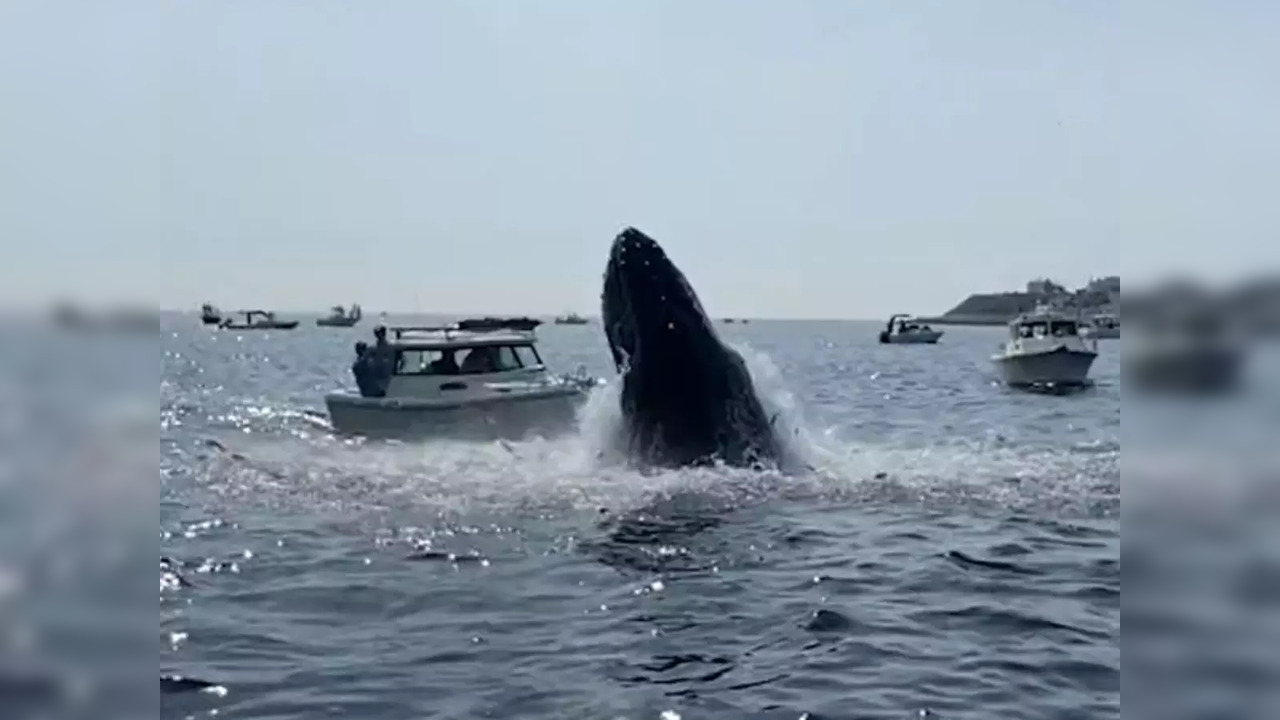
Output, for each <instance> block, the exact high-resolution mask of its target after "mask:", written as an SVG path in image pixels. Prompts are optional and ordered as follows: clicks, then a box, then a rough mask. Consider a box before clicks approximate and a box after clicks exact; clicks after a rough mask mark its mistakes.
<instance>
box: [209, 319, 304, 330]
mask: <svg viewBox="0 0 1280 720" xmlns="http://www.w3.org/2000/svg"><path fill="white" fill-rule="evenodd" d="M296 327H298V321H297V320H290V321H288V322H277V323H250V324H247V325H246V324H245V323H223V324H222V329H223V330H292V329H294V328H296Z"/></svg>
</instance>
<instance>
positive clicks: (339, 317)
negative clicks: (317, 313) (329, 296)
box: [316, 304, 364, 327]
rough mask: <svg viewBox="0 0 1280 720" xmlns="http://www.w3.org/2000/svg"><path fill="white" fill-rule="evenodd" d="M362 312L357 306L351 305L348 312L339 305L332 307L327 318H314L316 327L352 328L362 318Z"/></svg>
mask: <svg viewBox="0 0 1280 720" xmlns="http://www.w3.org/2000/svg"><path fill="white" fill-rule="evenodd" d="M363 316H364V315H363V312H362V311H361V310H360V306H359V305H355V304H353V305H352V306H351V309H350V310H345V309H343V307H342V306H341V305H334V306H333V308H332V309H331V310H330V312H329V316H328V317H322V318H316V326H317V327H354V326H355V325H356V323H359V322H360V318H361V317H363Z"/></svg>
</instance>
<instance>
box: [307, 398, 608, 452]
mask: <svg viewBox="0 0 1280 720" xmlns="http://www.w3.org/2000/svg"><path fill="white" fill-rule="evenodd" d="M587 396H588V392H587V391H586V390H585V389H581V388H575V387H554V388H547V389H543V390H538V391H531V392H520V393H512V394H510V395H507V396H499V397H493V398H479V399H469V400H463V401H456V402H446V401H440V400H415V399H403V398H366V397H361V396H359V395H357V394H354V393H345V392H342V393H330V394H329V395H326V396H325V406H326V408H327V409H328V411H329V422H330V425H331V426H332V428H333V430H334V432H335V433H338V434H341V435H359V436H365V437H370V438H380V439H402V440H417V439H430V438H453V439H467V440H495V439H503V440H519V439H522V438H527V437H531V436H544V437H545V436H554V435H558V434H563V433H564V432H567V431H569V430H571V429H572V428H573V427H574V426H575V425H576V423H577V414H578V409H579V407H581V405H582V404H583V403H584V402H585V401H586V399H587Z"/></svg>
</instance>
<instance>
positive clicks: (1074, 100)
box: [0, 0, 1280, 317]
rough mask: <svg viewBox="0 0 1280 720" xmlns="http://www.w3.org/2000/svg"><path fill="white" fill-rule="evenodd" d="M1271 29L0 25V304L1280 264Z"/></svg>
mask: <svg viewBox="0 0 1280 720" xmlns="http://www.w3.org/2000/svg"><path fill="white" fill-rule="evenodd" d="M1277 37H1280V3H1276V2H1268V1H1265V0H1257V1H1256V2H1251V1H1249V0H1237V1H1234V2H1209V1H1208V0H1205V1H1203V2H1196V3H1192V2H1178V1H1176V0H1149V1H1140V0H1131V1H1121V2H1117V1H1115V0H1108V1H1103V0H1071V1H1066V0H1064V1H1062V2H1036V1H1030V0H1000V1H996V0H990V1H987V0H972V1H969V2H955V1H948V0H939V1H938V2H912V1H897V0H893V1H891V0H881V1H880V2H871V1H870V0H828V1H825V2H823V1H819V0H777V1H775V2H753V1H751V0H699V1H698V2H687V1H680V0H643V1H641V0H633V1H632V2H625V3H624V2H616V1H608V0H592V1H590V2H587V1H586V0H580V1H575V0H556V1H555V2H551V1H545V2H533V1H532V0H503V1H499V0H485V1H484V2H476V1H474V0H471V1H466V2H464V1H462V0H456V1H448V0H429V1H424V0H402V1H401V0H182V1H177V0H165V1H163V2H161V1H159V0H156V1H154V2H152V1H142V0H82V1H80V2H60V1H59V0H0V97H2V98H3V100H2V104H0V243H3V248H4V250H5V253H6V255H7V257H5V258H4V260H3V263H2V264H0V303H6V304H12V303H19V302H22V303H30V302H43V301H44V300H46V299H47V298H48V297H50V296H51V294H54V293H63V292H68V291H72V292H74V293H75V297H80V298H83V299H85V300H95V299H135V300H144V299H145V300H147V301H149V302H158V303H160V305H161V306H163V307H166V308H190V307H194V306H195V305H198V304H199V303H200V302H201V301H204V300H206V299H207V300H210V301H213V302H215V303H218V304H220V305H222V306H223V307H239V306H266V307H275V308H279V309H314V310H321V309H323V308H325V307H327V306H328V305H330V304H332V303H335V302H343V303H347V302H351V301H359V302H361V303H362V304H363V305H364V306H365V307H366V309H369V310H379V309H398V310H414V309H417V310H421V311H440V312H455V311H456V312H464V311H465V312H475V311H481V312H483V311H490V312H558V311H564V310H570V309H574V310H578V311H581V312H592V313H594V312H596V310H597V309H598V305H599V286H600V278H601V273H602V271H603V266H604V261H605V257H606V254H607V248H608V243H609V241H610V240H611V239H612V237H613V235H614V234H615V233H616V232H617V231H618V230H619V229H620V228H621V227H623V226H625V225H628V224H633V225H636V226H637V227H640V228H641V229H643V230H645V231H646V232H648V233H650V234H651V235H653V236H655V237H656V238H657V239H658V240H659V241H660V242H662V243H663V244H664V245H665V246H666V248H667V250H668V252H669V253H670V254H671V255H672V257H673V258H674V259H675V260H676V262H677V263H678V264H680V265H681V266H682V267H683V268H684V270H685V272H686V274H687V275H688V276H689V277H690V280H691V281H692V282H693V284H694V286H695V287H696V288H697V289H698V290H699V292H700V294H701V295H702V298H703V301H704V304H705V305H706V306H707V308H708V310H709V311H710V312H712V313H713V314H716V315H748V316H755V317H771V316H801V317H833V316H844V317H878V316H883V315H885V314H888V313H891V312H896V311H903V312H919V313H927V312H940V311H943V310H946V309H947V308H948V307H950V306H951V305H953V304H954V303H955V302H957V301H958V300H960V299H961V298H963V296H965V295H966V294H968V293H969V292H972V291H975V290H999V289H1005V288H1012V287H1016V286H1021V285H1022V284H1023V283H1024V282H1025V281H1026V280H1028V279H1030V278H1031V277H1033V276H1036V275H1040V274H1048V275H1050V276H1052V277H1055V278H1057V279H1059V280H1060V281H1063V282H1066V283H1068V284H1071V285H1076V284H1079V283H1081V282H1083V281H1085V280H1086V279H1087V278H1088V277H1089V276H1090V275H1093V274H1103V273H1109V272H1114V273H1119V274H1121V275H1122V276H1123V277H1124V280H1125V282H1126V283H1127V284H1132V283H1134V282H1138V281H1141V280H1142V279H1144V278H1146V277H1151V276H1153V275H1160V274H1162V273H1165V272H1168V271H1171V270H1186V269H1192V270H1194V271H1195V272H1197V273H1199V274H1202V275H1211V276H1221V275H1232V274H1236V273H1239V272H1243V271H1246V270H1250V269H1258V268H1276V269H1280V242H1278V241H1277V240H1278V239H1280V232H1278V231H1280V200H1278V199H1277V197H1278V191H1280V131H1278V129H1280V42H1277Z"/></svg>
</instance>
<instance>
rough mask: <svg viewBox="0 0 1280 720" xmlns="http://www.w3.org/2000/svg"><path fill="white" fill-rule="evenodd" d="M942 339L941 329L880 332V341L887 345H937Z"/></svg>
mask: <svg viewBox="0 0 1280 720" xmlns="http://www.w3.org/2000/svg"><path fill="white" fill-rule="evenodd" d="M941 339H942V331H940V330H929V331H920V332H908V333H883V332H882V333H881V334H880V342H881V343H883V344H885V345H936V344H938V341H939V340H941Z"/></svg>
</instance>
